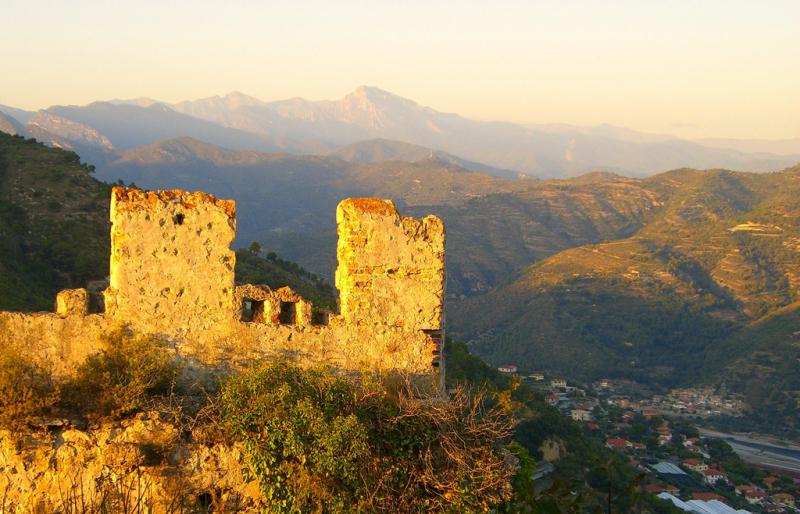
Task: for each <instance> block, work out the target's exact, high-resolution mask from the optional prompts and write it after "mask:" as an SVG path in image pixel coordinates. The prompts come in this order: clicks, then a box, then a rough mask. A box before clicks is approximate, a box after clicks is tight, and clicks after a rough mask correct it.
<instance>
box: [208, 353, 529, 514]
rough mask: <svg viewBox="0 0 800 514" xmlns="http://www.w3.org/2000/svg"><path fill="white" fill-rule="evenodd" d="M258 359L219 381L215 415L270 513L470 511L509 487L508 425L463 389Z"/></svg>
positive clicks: (488, 503) (489, 504)
mask: <svg viewBox="0 0 800 514" xmlns="http://www.w3.org/2000/svg"><path fill="white" fill-rule="evenodd" d="M420 396H421V394H420V392H419V391H417V390H415V389H414V388H413V387H411V386H410V385H409V384H407V383H405V382H402V381H400V383H397V384H394V385H390V384H387V383H385V382H379V381H376V380H374V379H371V378H369V377H367V376H363V375H362V376H357V377H344V376H340V375H335V374H333V373H332V371H331V370H327V369H311V370H303V369H300V368H298V367H296V366H293V365H290V364H287V363H285V362H276V363H271V364H265V365H262V366H259V367H256V368H253V369H251V370H249V371H246V372H244V373H243V374H241V375H238V376H234V377H232V378H230V379H229V381H228V382H227V383H226V384H225V386H224V388H223V390H222V395H221V415H222V422H223V424H224V426H225V427H226V430H227V432H228V434H229V435H230V436H231V437H232V438H234V439H236V440H239V441H241V442H242V443H243V444H244V447H245V450H246V455H247V461H248V471H249V473H251V474H252V475H253V477H254V478H256V479H258V481H259V485H260V487H261V490H262V493H263V494H264V495H265V498H266V500H267V501H268V502H269V505H270V506H269V509H270V511H272V512H375V511H391V512H479V511H487V510H488V509H490V508H491V507H492V506H494V505H497V504H499V503H502V502H503V501H505V500H507V499H508V498H509V497H510V495H511V484H510V481H511V477H512V476H513V474H514V466H513V465H511V464H509V459H508V454H507V453H506V452H504V451H502V450H501V449H500V446H499V444H498V443H499V441H500V440H502V439H503V438H505V437H506V436H508V435H509V434H510V432H511V430H512V428H513V423H512V421H511V420H510V418H509V417H508V416H507V415H505V414H504V413H503V412H502V411H501V410H499V409H496V408H495V409H492V408H488V407H487V406H486V404H485V401H484V399H483V398H482V397H480V395H479V396H478V397H470V396H469V395H467V394H466V393H464V392H463V391H462V392H460V393H458V394H456V397H455V398H454V399H452V400H451V401H449V402H448V401H443V400H442V399H441V398H440V397H437V396H435V395H434V396H427V397H420Z"/></svg>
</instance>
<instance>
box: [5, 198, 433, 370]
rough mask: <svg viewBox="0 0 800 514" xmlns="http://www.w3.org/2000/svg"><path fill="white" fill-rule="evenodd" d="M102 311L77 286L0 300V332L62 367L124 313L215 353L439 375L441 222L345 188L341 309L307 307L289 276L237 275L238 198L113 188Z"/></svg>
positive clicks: (180, 349) (180, 347) (147, 329)
mask: <svg viewBox="0 0 800 514" xmlns="http://www.w3.org/2000/svg"><path fill="white" fill-rule="evenodd" d="M110 214H111V223H112V228H111V258H110V274H109V287H108V288H107V289H106V290H105V292H104V295H103V296H104V304H105V312H102V313H94V314H90V313H89V312H88V305H89V301H88V300H89V296H88V294H87V293H86V291H85V290H82V289H77V290H66V291H62V292H61V293H59V295H58V298H57V302H56V303H57V308H56V313H54V314H49V313H35V314H20V313H9V312H0V345H20V346H19V347H20V348H27V349H29V350H30V351H32V352H34V354H35V355H37V356H38V357H40V358H42V359H46V360H47V361H48V362H50V363H51V365H52V366H53V368H54V371H55V372H57V373H69V372H70V371H71V370H74V369H75V366H77V365H78V364H79V363H80V362H82V361H83V359H85V358H86V356H87V355H89V354H91V353H93V352H94V351H96V350H97V349H98V348H99V339H100V337H101V336H102V334H103V333H105V332H108V331H110V330H112V329H114V328H116V327H118V326H120V325H127V326H129V327H130V328H131V329H133V330H135V331H137V332H141V333H146V334H153V335H158V336H162V337H165V338H167V339H169V340H170V341H171V342H172V343H173V347H174V348H175V351H176V352H177V353H179V354H181V355H184V356H189V357H193V358H195V359H196V360H198V361H200V362H203V363H208V364H214V363H218V362H230V361H235V362H240V361H244V360H247V359H252V358H267V359H269V358H279V357H280V358H290V359H293V360H295V361H297V362H299V363H301V364H304V365H306V364H329V365H332V366H335V367H338V368H340V369H359V370H371V371H380V372H384V371H392V370H397V371H402V372H407V373H411V374H415V375H427V376H431V377H436V376H438V375H439V373H440V372H441V371H443V370H441V369H439V368H440V364H441V363H440V353H441V344H442V340H443V339H442V332H441V331H442V324H443V316H444V315H443V299H444V276H445V275H444V226H443V224H442V222H441V220H439V219H438V218H436V217H434V216H428V217H426V218H424V219H422V220H416V219H413V218H406V217H402V216H400V215H399V213H398V212H397V210H396V209H395V207H394V205H393V204H392V202H391V201H389V200H380V199H375V198H351V199H347V200H344V201H342V202H341V203H340V205H339V207H338V209H337V212H336V221H337V226H338V233H339V243H338V247H337V256H338V259H339V267H338V269H337V270H336V286H337V287H338V288H339V291H340V302H341V313H340V314H336V313H331V314H330V315H328V316H322V317H319V316H317V317H312V307H313V306H312V305H311V304H310V303H309V302H308V301H306V300H305V299H303V298H302V297H301V296H300V295H298V294H297V293H296V292H294V291H292V290H291V289H289V288H280V289H278V290H275V291H273V290H271V289H270V288H268V287H266V286H263V285H254V284H239V285H237V284H235V281H234V266H235V259H236V255H235V253H234V252H233V251H232V250H231V243H232V242H233V239H234V237H235V235H236V208H235V204H234V202H233V201H231V200H220V199H217V198H215V197H214V196H211V195H209V194H206V193H190V192H185V191H179V190H175V191H153V192H145V191H140V190H138V189H132V188H124V187H115V188H113V190H112V197H111V213H110Z"/></svg>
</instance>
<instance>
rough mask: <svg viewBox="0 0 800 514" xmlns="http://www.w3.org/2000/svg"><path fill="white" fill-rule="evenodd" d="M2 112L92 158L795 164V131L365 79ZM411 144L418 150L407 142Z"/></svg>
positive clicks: (557, 166)
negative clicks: (418, 99)
mask: <svg viewBox="0 0 800 514" xmlns="http://www.w3.org/2000/svg"><path fill="white" fill-rule="evenodd" d="M0 112H4V113H5V114H6V115H8V116H9V117H11V118H14V119H16V120H17V121H18V122H20V124H23V125H25V126H27V127H29V130H30V132H31V133H32V134H34V135H35V136H36V137H37V138H38V139H40V140H43V141H46V142H51V143H52V144H56V145H58V146H64V145H71V146H72V147H74V148H75V149H82V150H84V151H83V154H87V152H90V153H92V154H93V155H92V157H93V160H94V161H96V162H99V163H102V162H101V161H105V160H106V159H104V158H103V157H102V153H103V152H107V151H109V150H113V151H121V150H127V149H130V148H134V147H138V146H143V145H148V144H152V143H157V142H158V141H161V140H164V139H170V138H176V137H191V138H194V139H197V140H200V141H204V142H207V143H211V144H215V145H219V146H224V147H227V148H232V149H240V150H255V151H262V152H286V153H292V154H317V155H321V154H334V155H339V156H341V157H343V158H345V159H348V160H351V161H354V162H375V161H378V160H385V159H386V158H387V157H389V158H392V159H398V160H406V161H409V160H419V158H420V154H425V155H437V156H439V157H440V158H441V157H442V156H445V157H444V158H446V159H453V160H454V162H457V163H458V164H459V166H462V167H466V168H468V169H473V170H475V171H485V172H489V173H494V174H497V175H500V176H515V175H517V174H518V173H522V174H527V175H531V176H536V177H542V178H547V177H569V176H576V175H580V174H583V173H586V172H590V171H613V172H617V173H622V174H625V175H629V176H646V175H650V174H653V173H656V172H660V171H665V170H669V169H674V168H679V167H695V168H713V167H722V168H728V169H738V170H748V171H767V170H772V169H779V168H781V167H785V166H789V165H791V164H795V163H797V162H800V144H797V141H795V140H789V141H776V142H769V141H761V142H759V141H738V140H707V141H704V142H702V141H701V142H692V141H685V140H681V139H677V138H674V137H671V136H667V135H658V134H645V133H641V132H637V131H633V130H630V129H624V128H619V127H612V126H608V125H600V126H597V127H574V126H570V125H559V124H548V125H520V124H513V123H505V122H484V121H475V120H470V119H467V118H464V117H462V116H459V115H457V114H452V113H443V112H439V111H436V110H434V109H432V108H430V107H425V106H421V105H419V104H417V103H415V102H414V101H412V100H409V99H406V98H402V97H399V96H396V95H394V94H392V93H389V92H387V91H383V90H381V89H378V88H374V87H366V86H362V87H359V88H357V89H356V90H355V91H353V92H352V93H350V94H348V95H346V96H345V97H344V98H342V99H340V100H335V101H327V100H326V101H309V100H305V99H302V98H292V99H289V100H283V101H276V102H265V101H262V100H259V99H257V98H253V97H250V96H247V95H244V94H242V93H230V94H228V95H226V96H222V97H220V96H214V97H210V98H204V99H200V100H194V101H183V102H178V103H176V104H167V103H164V102H159V101H157V100H153V99H148V98H138V99H133V100H112V101H108V102H94V103H91V104H88V105H85V106H53V107H50V108H48V109H45V112H44V113H42V112H40V113H38V114H37V113H31V112H26V111H23V110H19V109H14V108H8V107H4V106H0ZM67 120H68V121H69V122H70V123H67ZM81 126H82V127H81ZM73 137H74V138H75V139H73ZM376 140H380V141H376ZM364 141H372V142H371V143H370V145H369V146H368V147H365V146H362V147H361V148H359V150H358V151H353V149H352V148H350V149H344V148H342V147H347V146H348V145H352V144H354V143H360V142H364ZM107 143H110V147H109V144H107ZM404 145H409V146H404ZM412 145H413V146H416V147H421V148H418V149H417V150H413V151H412V150H411V148H410V147H411V146H412ZM509 170H511V171H509Z"/></svg>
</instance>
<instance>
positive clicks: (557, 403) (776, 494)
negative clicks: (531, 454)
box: [497, 365, 800, 514]
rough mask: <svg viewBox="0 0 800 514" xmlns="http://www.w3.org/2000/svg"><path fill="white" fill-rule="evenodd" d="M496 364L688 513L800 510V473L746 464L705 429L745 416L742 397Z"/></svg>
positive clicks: (644, 485)
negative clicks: (585, 379) (584, 379)
mask: <svg viewBox="0 0 800 514" xmlns="http://www.w3.org/2000/svg"><path fill="white" fill-rule="evenodd" d="M497 369H498V371H499V372H500V373H504V374H509V375H516V376H518V377H519V378H520V379H521V380H523V381H525V382H526V383H528V384H529V385H530V386H532V387H534V388H535V389H537V390H539V391H540V392H541V393H542V394H543V395H544V398H545V400H546V401H547V403H548V404H550V405H551V406H553V407H555V408H557V409H558V410H559V411H560V412H561V413H562V414H563V415H565V416H568V417H570V418H572V419H573V420H574V421H575V422H576V423H579V424H581V426H582V429H583V431H584V433H585V434H586V435H587V436H589V437H594V438H598V439H601V440H604V441H605V445H606V446H607V447H608V448H610V449H612V450H615V451H617V452H619V453H621V454H623V455H624V456H625V457H626V458H627V459H628V460H629V462H630V463H631V464H632V465H633V466H634V467H635V468H636V469H638V470H639V471H640V472H641V477H642V480H641V486H642V489H643V490H644V491H646V492H648V493H651V494H654V495H657V496H658V497H660V498H662V499H666V500H670V501H672V502H673V504H674V505H675V506H676V507H678V508H679V509H681V510H684V511H686V512H695V513H723V514H727V513H740V514H744V513H746V512H751V513H761V512H769V513H773V512H774V513H795V512H800V472H798V471H797V470H795V469H792V468H791V467H789V466H787V467H781V466H775V465H769V464H767V463H766V462H768V461H767V460H766V459H765V460H764V462H761V463H759V462H756V461H752V460H751V461H750V462H747V461H745V460H743V459H742V457H741V456H740V455H738V454H737V453H736V452H734V451H733V450H732V448H731V445H729V444H728V443H727V442H725V441H723V440H722V439H720V438H718V437H710V436H708V435H707V433H708V431H705V430H702V429H700V430H699V429H698V427H697V425H698V424H702V421H703V420H705V419H708V418H713V417H715V416H733V417H736V416H740V415H742V414H743V413H744V412H745V410H746V408H747V405H746V403H745V402H744V401H743V400H742V398H740V397H737V396H735V395H728V394H724V393H722V394H720V393H719V392H718V391H715V390H714V389H712V388H690V389H673V390H671V391H670V392H669V393H667V394H655V395H650V396H649V397H639V396H641V395H637V394H635V393H634V392H633V391H634V390H635V388H632V387H631V385H630V384H629V383H627V382H626V381H621V380H620V381H617V380H611V379H603V380H598V381H596V382H594V383H592V384H588V385H584V384H578V383H576V382H573V381H571V380H568V379H566V378H563V377H560V376H550V375H548V374H546V373H544V372H537V371H524V370H520V369H518V368H517V366H515V365H504V366H500V367H498V368H497ZM701 430H702V432H703V433H701ZM704 434H706V435H704ZM715 435H716V434H715ZM762 453H763V452H762ZM795 456H797V457H800V452H797V454H796V455H795ZM540 467H541V468H542V469H546V466H540ZM798 469H800V468H798ZM796 501H797V502H798V505H796V504H795V502H796Z"/></svg>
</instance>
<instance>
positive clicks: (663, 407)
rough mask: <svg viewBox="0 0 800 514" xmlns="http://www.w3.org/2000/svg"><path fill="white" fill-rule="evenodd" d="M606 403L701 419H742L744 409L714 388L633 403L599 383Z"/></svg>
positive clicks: (734, 398) (605, 382)
mask: <svg viewBox="0 0 800 514" xmlns="http://www.w3.org/2000/svg"><path fill="white" fill-rule="evenodd" d="M594 386H595V388H596V389H597V390H598V391H599V392H601V394H604V395H605V396H606V397H607V398H606V399H607V401H608V402H609V403H611V404H614V405H617V406H619V407H622V408H634V409H645V408H651V409H655V410H657V411H658V412H662V413H664V414H672V415H674V414H678V415H691V416H697V417H700V418H705V417H710V416H720V415H726V416H741V415H742V414H743V413H744V411H745V410H746V409H747V404H746V403H745V402H744V400H743V399H742V398H741V397H740V396H738V395H733V394H724V395H722V394H718V393H716V392H715V391H714V389H713V388H710V387H706V388H689V389H673V390H672V391H670V393H669V394H667V395H653V396H652V397H651V398H648V399H643V400H632V399H631V398H630V397H628V396H623V395H616V394H614V393H615V386H614V383H613V382H612V381H610V380H601V381H599V382H596V383H595V384H594Z"/></svg>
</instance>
